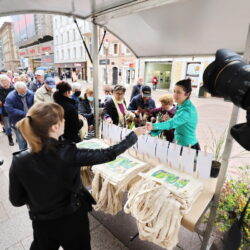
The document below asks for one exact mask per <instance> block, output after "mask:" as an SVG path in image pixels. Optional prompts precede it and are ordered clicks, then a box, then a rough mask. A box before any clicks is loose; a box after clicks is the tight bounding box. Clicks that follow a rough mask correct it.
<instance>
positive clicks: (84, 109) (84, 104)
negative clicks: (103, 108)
mask: <svg viewBox="0 0 250 250" xmlns="http://www.w3.org/2000/svg"><path fill="white" fill-rule="evenodd" d="M79 113H80V114H81V115H83V116H84V117H86V118H87V119H89V118H92V117H94V114H93V113H91V109H90V106H89V102H88V101H86V100H82V101H80V102H79Z"/></svg>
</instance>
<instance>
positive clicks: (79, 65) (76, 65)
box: [74, 63, 83, 67]
mask: <svg viewBox="0 0 250 250" xmlns="http://www.w3.org/2000/svg"><path fill="white" fill-rule="evenodd" d="M74 66H75V67H82V66H83V65H82V64H81V63H75V64H74Z"/></svg>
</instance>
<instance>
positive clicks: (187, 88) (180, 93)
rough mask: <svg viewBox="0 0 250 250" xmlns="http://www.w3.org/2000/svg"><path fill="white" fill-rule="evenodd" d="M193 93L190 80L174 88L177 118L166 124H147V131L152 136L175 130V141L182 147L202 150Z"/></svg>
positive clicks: (183, 81) (179, 83)
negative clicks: (197, 135) (163, 131)
mask: <svg viewBox="0 0 250 250" xmlns="http://www.w3.org/2000/svg"><path fill="white" fill-rule="evenodd" d="M191 92H192V86H191V80H190V79H185V80H181V81H179V82H177V83H176V84H175V88H174V100H175V101H176V103H177V109H176V114H175V116H174V117H173V118H172V119H169V120H167V121H165V122H161V123H153V124H152V123H147V129H148V131H152V132H151V133H152V135H157V134H158V133H159V131H161V130H170V129H175V132H174V141H176V142H177V143H178V144H179V145H181V146H187V147H188V146H191V148H193V149H196V150H200V145H199V143H198V141H197V138H196V127H197V123H198V114H197V110H196V108H195V106H194V105H193V103H192V102H191V101H190V95H191Z"/></svg>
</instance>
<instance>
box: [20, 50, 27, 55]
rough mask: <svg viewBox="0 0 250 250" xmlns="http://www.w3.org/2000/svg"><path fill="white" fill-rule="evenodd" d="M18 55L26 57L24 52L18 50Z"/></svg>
mask: <svg viewBox="0 0 250 250" xmlns="http://www.w3.org/2000/svg"><path fill="white" fill-rule="evenodd" d="M19 55H20V56H26V55H27V53H26V51H25V50H20V51H19Z"/></svg>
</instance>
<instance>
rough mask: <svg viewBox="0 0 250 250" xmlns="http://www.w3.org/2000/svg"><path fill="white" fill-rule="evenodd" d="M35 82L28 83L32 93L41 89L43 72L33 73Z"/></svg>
mask: <svg viewBox="0 0 250 250" xmlns="http://www.w3.org/2000/svg"><path fill="white" fill-rule="evenodd" d="M35 78H36V79H35V80H34V81H33V82H31V83H30V85H29V89H30V90H31V91H33V92H34V93H35V92H36V91H37V90H38V89H39V88H40V87H42V85H43V84H44V71H43V70H37V71H36V72H35Z"/></svg>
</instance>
